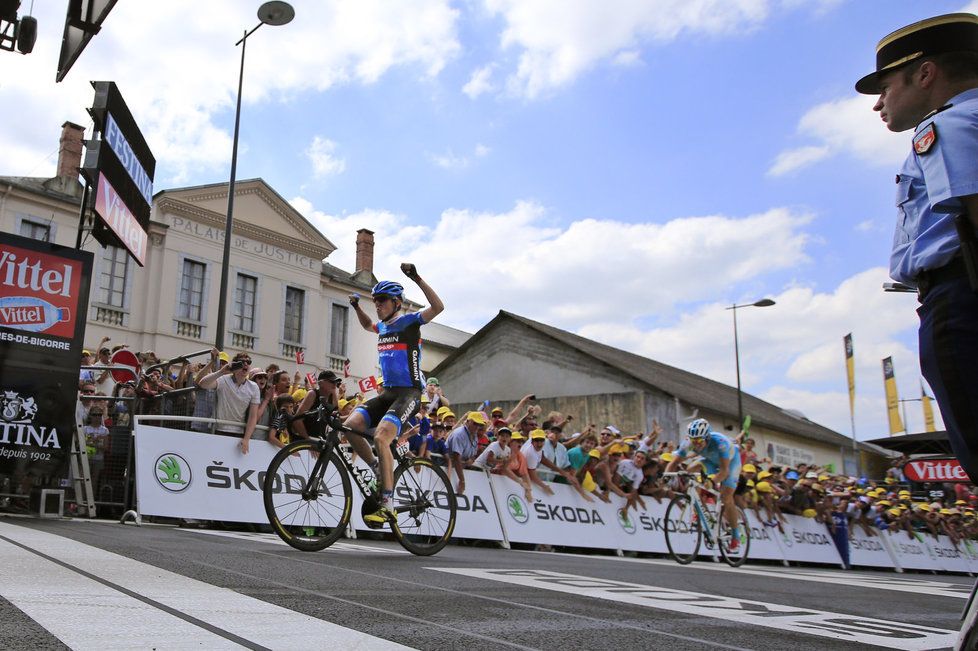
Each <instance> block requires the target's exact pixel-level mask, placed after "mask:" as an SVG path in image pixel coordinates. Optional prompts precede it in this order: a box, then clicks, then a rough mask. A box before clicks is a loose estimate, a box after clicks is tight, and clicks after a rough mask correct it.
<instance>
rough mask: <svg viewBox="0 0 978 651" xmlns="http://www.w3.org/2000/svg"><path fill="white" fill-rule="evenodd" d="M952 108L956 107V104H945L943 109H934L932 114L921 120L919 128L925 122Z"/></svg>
mask: <svg viewBox="0 0 978 651" xmlns="http://www.w3.org/2000/svg"><path fill="white" fill-rule="evenodd" d="M952 106H954V104H945V105H944V106H942V107H941V108H936V109H934V110H933V111H931V112H930V113H928V114H927V115H925V116H924V117H923V118H921V119H920V122H918V123H917V126H918V127H919V126H920V125H921V123H922V122H923V121H924V120H929V119H930V118H932V117H934V116H935V115H937V114H938V113H940V112H941V111H946V110H948V109H949V108H951V107H952Z"/></svg>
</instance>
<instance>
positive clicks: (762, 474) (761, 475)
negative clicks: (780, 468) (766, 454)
mask: <svg viewBox="0 0 978 651" xmlns="http://www.w3.org/2000/svg"><path fill="white" fill-rule="evenodd" d="M770 476H771V473H770V472H768V471H767V470H762V471H760V472H759V473H757V478H758V479H765V478H766V477H770Z"/></svg>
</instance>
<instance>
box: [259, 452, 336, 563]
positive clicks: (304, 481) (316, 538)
mask: <svg viewBox="0 0 978 651" xmlns="http://www.w3.org/2000/svg"><path fill="white" fill-rule="evenodd" d="M320 445H321V443H320V441H319V440H318V439H315V440H313V439H301V440H299V441H294V442H292V443H290V444H288V445H287V446H285V447H284V448H282V449H281V450H279V451H278V454H276V455H275V457H274V458H273V459H272V462H271V463H270V464H269V465H268V471H267V472H266V473H265V483H264V486H263V489H262V492H263V493H264V497H265V514H266V515H267V516H268V521H269V523H270V524H271V525H272V529H273V530H274V531H275V533H277V534H278V536H279V538H281V539H282V540H284V541H285V542H287V543H288V544H289V545H291V546H293V547H295V548H296V549H299V550H301V551H304V552H315V551H319V550H321V549H325V548H326V547H329V546H330V545H332V544H333V543H334V542H336V539H337V538H339V537H340V536H342V535H343V531H344V530H345V529H346V525H347V523H348V522H349V521H350V510H351V509H352V506H353V494H352V492H351V489H350V477H349V476H348V475H347V473H346V470H345V469H344V468H343V466H342V465H341V464H340V461H339V459H338V458H337V457H336V453H335V452H334V453H332V454H330V456H329V459H326V460H325V462H324V464H323V466H322V471H321V473H320V476H319V478H318V480H317V481H315V482H313V481H310V477H311V475H312V473H313V471H314V469H315V466H316V460H317V458H318V456H319V450H320Z"/></svg>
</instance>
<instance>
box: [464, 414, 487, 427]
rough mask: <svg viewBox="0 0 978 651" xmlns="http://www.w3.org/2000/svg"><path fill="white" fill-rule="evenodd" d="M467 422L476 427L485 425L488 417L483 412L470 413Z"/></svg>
mask: <svg viewBox="0 0 978 651" xmlns="http://www.w3.org/2000/svg"><path fill="white" fill-rule="evenodd" d="M465 418H466V420H471V421H472V422H473V423H475V424H476V425H485V424H486V417H485V415H484V414H483V413H482V412H481V411H470V412H469V413H467V414H466V415H465Z"/></svg>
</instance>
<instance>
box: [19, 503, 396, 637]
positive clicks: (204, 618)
mask: <svg viewBox="0 0 978 651" xmlns="http://www.w3.org/2000/svg"><path fill="white" fill-rule="evenodd" d="M0 536H2V537H3V538H4V539H5V540H0V595H2V596H3V597H4V598H6V599H7V600H8V601H10V602H11V603H13V604H14V605H15V606H17V608H19V609H20V610H22V611H24V612H25V613H26V614H27V615H28V616H30V617H31V618H33V619H34V620H35V621H37V622H38V623H39V624H40V625H41V626H43V627H44V628H46V629H47V630H48V631H49V632H51V633H52V634H53V635H55V636H57V637H58V638H59V639H61V640H62V641H63V642H64V643H65V644H67V645H68V646H70V647H71V648H73V649H107V648H119V649H132V648H167V649H187V648H197V649H199V648H207V649H209V648H236V649H239V648H242V647H244V648H251V649H265V648H268V649H286V648H288V649H295V648H320V647H322V645H323V644H324V643H326V641H329V642H330V643H331V644H334V645H336V646H337V647H338V648H344V649H404V648H407V647H404V646H401V645H399V644H396V643H394V642H390V641H389V640H385V639H383V638H379V637H374V636H372V635H367V634H366V633H361V632H359V631H355V630H353V629H349V628H346V627H344V626H340V625H338V624H333V623H331V622H327V621H323V620H321V619H316V618H315V617H310V616H308V615H303V614H301V613H297V612H295V611H293V610H289V609H287V608H282V607H280V606H276V605H275V604H271V603H268V602H264V601H261V600H259V599H254V598H252V597H248V596H246V595H243V594H240V593H237V592H235V591H233V590H228V589H226V588H219V587H217V586H213V585H210V584H208V583H204V582H202V581H197V580H194V579H191V578H188V577H185V576H182V575H180V574H175V573H173V572H169V571H167V570H163V569H161V568H158V567H154V566H152V565H148V564H146V563H140V562H139V561H135V560H132V559H129V558H125V557H123V556H119V555H118V554H113V553H111V552H107V551H104V550H102V549H99V548H98V547H92V546H90V545H85V544H83V543H79V542H76V541H74V540H71V539H70V538H63V537H61V536H56V535H53V534H49V533H45V532H42V531H36V530H34V529H29V528H26V527H20V526H15V525H11V524H7V523H5V522H0ZM18 545H23V547H26V548H27V549H24V548H23V547H20V546H18ZM38 554H43V555H45V556H47V557H49V558H44V557H43V556H40V555H38ZM66 565H67V566H68V567H66ZM79 571H80V572H84V573H85V574H82V573H80V572H79ZM86 574H87V575H88V576H86ZM284 631H288V633H287V634H283V632H284Z"/></svg>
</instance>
